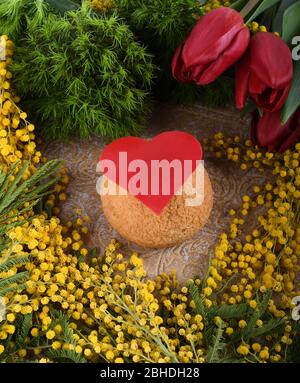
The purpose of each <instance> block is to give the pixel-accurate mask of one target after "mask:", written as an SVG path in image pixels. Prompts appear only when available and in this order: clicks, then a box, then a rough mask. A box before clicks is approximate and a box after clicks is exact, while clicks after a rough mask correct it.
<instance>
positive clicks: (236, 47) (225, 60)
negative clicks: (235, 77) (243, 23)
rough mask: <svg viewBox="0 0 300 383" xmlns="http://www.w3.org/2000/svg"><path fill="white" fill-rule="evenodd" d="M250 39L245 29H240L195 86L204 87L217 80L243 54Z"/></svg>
mask: <svg viewBox="0 0 300 383" xmlns="http://www.w3.org/2000/svg"><path fill="white" fill-rule="evenodd" d="M249 39H250V32H249V30H248V29H247V28H244V29H242V30H241V31H240V32H239V33H238V34H237V35H236V36H235V38H234V39H233V41H232V43H231V45H230V46H229V47H228V49H226V50H225V51H223V52H222V53H221V54H220V56H219V57H218V58H217V59H216V60H215V61H213V62H212V64H211V65H209V66H208V67H207V68H206V69H205V70H204V71H203V74H202V76H201V78H200V79H199V80H198V82H197V84H199V85H206V84H209V83H211V82H213V81H214V80H215V79H216V78H218V77H219V76H220V75H221V74H222V73H223V72H224V71H225V70H226V69H228V68H229V67H231V66H232V65H233V64H234V63H235V62H236V61H237V60H238V59H239V58H240V57H241V56H242V55H243V53H244V52H245V50H246V49H247V46H248V43H249Z"/></svg>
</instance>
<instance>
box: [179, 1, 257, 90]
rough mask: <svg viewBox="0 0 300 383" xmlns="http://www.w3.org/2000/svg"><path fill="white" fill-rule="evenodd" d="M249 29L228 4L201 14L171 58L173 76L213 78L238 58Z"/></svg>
mask: <svg viewBox="0 0 300 383" xmlns="http://www.w3.org/2000/svg"><path fill="white" fill-rule="evenodd" d="M249 39H250V33H249V30H248V29H247V27H246V26H245V24H244V20H243V18H242V16H241V15H240V14H239V13H238V12H236V11H235V10H233V9H231V8H224V7H221V8H217V9H214V10H213V11H211V12H209V13H208V14H206V15H205V16H203V17H201V18H200V19H199V21H198V22H197V24H196V25H195V27H194V28H193V30H192V31H191V33H190V34H189V35H188V37H187V38H186V40H185V41H184V42H183V43H182V44H181V45H180V46H179V47H178V48H177V50H176V52H175V54H174V57H173V60H172V73H173V76H174V78H175V79H176V80H178V81H180V82H183V83H188V82H195V83H196V84H198V85H206V84H209V83H211V82H213V81H214V80H215V79H216V78H217V77H219V76H220V75H221V74H222V73H223V72H224V71H226V70H227V69H228V68H229V67H230V66H232V65H233V64H234V63H235V62H236V61H237V60H239V59H240V58H241V56H242V55H243V53H244V52H245V50H246V49H247V46H248V44H249Z"/></svg>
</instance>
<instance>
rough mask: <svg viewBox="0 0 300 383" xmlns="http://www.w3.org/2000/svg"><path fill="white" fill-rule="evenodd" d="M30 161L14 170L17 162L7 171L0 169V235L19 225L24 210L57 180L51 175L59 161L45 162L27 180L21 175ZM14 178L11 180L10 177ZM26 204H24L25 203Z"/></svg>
mask: <svg viewBox="0 0 300 383" xmlns="http://www.w3.org/2000/svg"><path fill="white" fill-rule="evenodd" d="M29 164H30V162H29V161H26V162H25V164H24V165H23V166H22V167H21V169H20V170H19V171H18V172H16V169H17V167H18V166H19V162H16V163H15V164H14V165H13V166H12V167H11V169H10V170H9V172H8V173H4V172H3V171H1V170H0V236H1V235H4V234H5V233H6V232H7V231H8V230H9V229H10V228H11V227H14V226H17V225H21V224H22V223H24V220H19V219H18V217H19V216H22V215H23V214H24V213H25V212H27V211H29V210H30V209H32V207H33V206H35V205H36V204H37V203H38V202H39V201H40V199H41V198H42V197H43V196H45V195H47V194H48V193H49V189H50V188H51V186H52V185H54V184H55V183H56V182H57V181H58V178H57V177H52V178H51V179H50V180H47V179H48V178H49V177H51V176H53V174H55V172H56V171H57V170H58V168H59V167H60V165H61V161H58V160H53V161H49V162H47V163H46V164H45V165H44V166H43V167H41V168H40V169H39V170H37V172H36V173H34V175H32V176H31V177H29V178H28V179H27V180H25V181H24V180H23V175H24V173H25V171H26V170H27V169H28V166H29ZM12 177H13V178H14V180H13V181H12V182H10V181H11V178H12ZM25 204H26V205H25Z"/></svg>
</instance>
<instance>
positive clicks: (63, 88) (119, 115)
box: [12, 4, 154, 138]
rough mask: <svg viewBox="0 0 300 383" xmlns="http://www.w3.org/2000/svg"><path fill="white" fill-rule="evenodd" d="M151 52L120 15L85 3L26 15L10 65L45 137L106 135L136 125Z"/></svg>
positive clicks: (124, 131) (141, 115)
mask: <svg viewBox="0 0 300 383" xmlns="http://www.w3.org/2000/svg"><path fill="white" fill-rule="evenodd" d="M151 60H152V59H151V56H150V55H149V54H148V53H147V51H146V50H145V48H144V47H142V46H141V45H140V44H139V43H138V42H136V41H135V39H134V36H133V34H132V32H131V31H130V29H129V28H128V26H127V25H126V24H125V23H124V22H122V21H121V20H120V19H119V17H118V16H117V15H115V14H114V15H110V16H105V15H101V14H96V13H94V12H93V11H92V10H91V9H90V7H89V6H88V4H84V5H83V6H82V7H81V8H79V9H78V10H76V11H73V12H67V13H66V14H65V16H64V17H61V16H57V15H54V14H48V15H47V17H46V18H45V19H44V21H43V24H42V25H39V26H37V25H36V24H32V23H31V21H29V25H28V33H27V36H25V38H23V39H22V40H21V41H19V44H18V46H17V48H16V55H15V61H14V64H13V67H12V70H13V72H14V77H15V83H14V85H15V87H16V89H17V92H18V94H20V95H21V96H22V97H23V98H25V100H26V101H25V107H26V108H27V110H29V112H30V113H31V114H32V115H33V117H34V118H35V120H36V121H38V122H39V126H43V129H44V133H45V135H46V136H51V137H53V136H54V137H68V136H69V135H70V134H75V135H78V136H80V137H82V138H83V137H88V136H90V135H91V134H93V133H95V134H100V135H103V136H107V137H110V138H115V137H118V136H123V135H128V134H134V133H137V132H138V131H140V129H141V126H142V122H143V121H144V118H145V115H146V112H147V102H148V91H149V89H150V84H151V81H152V78H153V74H154V66H153V64H152V62H151Z"/></svg>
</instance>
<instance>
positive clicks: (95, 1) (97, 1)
mask: <svg viewBox="0 0 300 383" xmlns="http://www.w3.org/2000/svg"><path fill="white" fill-rule="evenodd" d="M90 1H91V5H92V7H93V8H94V9H95V10H97V11H99V12H107V11H109V10H110V9H112V8H113V7H114V6H115V5H116V2H115V0H90Z"/></svg>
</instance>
